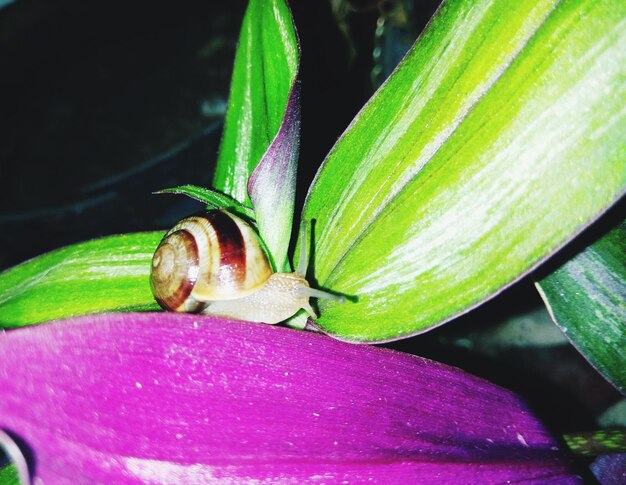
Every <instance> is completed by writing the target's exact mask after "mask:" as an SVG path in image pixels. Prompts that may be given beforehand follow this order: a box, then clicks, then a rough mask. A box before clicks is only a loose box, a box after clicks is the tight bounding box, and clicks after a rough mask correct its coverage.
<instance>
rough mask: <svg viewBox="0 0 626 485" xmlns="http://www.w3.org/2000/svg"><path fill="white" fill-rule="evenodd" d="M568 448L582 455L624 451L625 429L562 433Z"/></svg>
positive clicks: (625, 448) (625, 447)
mask: <svg viewBox="0 0 626 485" xmlns="http://www.w3.org/2000/svg"><path fill="white" fill-rule="evenodd" d="M563 440H564V441H565V444H567V446H568V447H569V449H570V450H571V451H572V452H573V453H575V454H577V455H583V456H597V455H605V454H609V453H624V452H626V430H623V429H601V430H598V431H584V432H580V433H568V434H565V435H563Z"/></svg>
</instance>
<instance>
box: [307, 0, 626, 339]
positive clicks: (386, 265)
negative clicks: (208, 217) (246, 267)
mask: <svg viewBox="0 0 626 485" xmlns="http://www.w3.org/2000/svg"><path fill="white" fill-rule="evenodd" d="M625 19H626V2H623V0H601V1H597V0H589V1H584V0H572V1H562V2H555V1H544V0H535V1H527V2H510V1H507V0H493V1H488V0H477V1H460V0H457V1H451V2H445V3H444V4H443V6H442V8H441V9H440V10H439V12H438V14H437V15H436V17H435V18H434V19H433V21H431V23H430V24H429V26H428V28H427V30H426V31H425V32H424V34H423V35H422V36H421V38H420V39H419V40H418V42H417V43H416V45H415V46H414V47H413V48H412V49H411V50H410V51H409V53H408V54H407V56H406V58H405V59H404V60H403V62H402V63H401V65H400V66H399V67H398V69H397V70H396V71H395V73H394V74H393V75H392V77H391V78H390V79H389V80H388V81H387V82H386V83H385V84H384V85H383V86H382V88H381V89H380V90H379V91H378V92H377V94H376V95H375V96H374V97H373V99H372V100H371V101H370V102H369V103H368V104H367V105H366V106H365V108H364V109H363V110H362V111H361V112H360V113H359V115H358V116H357V118H356V119H355V120H354V121H353V123H352V124H351V126H350V127H349V128H348V130H347V131H346V133H345V134H344V135H343V136H342V138H341V139H340V140H339V141H338V143H337V145H336V146H335V147H334V148H333V150H332V151H331V153H330V154H329V156H328V158H327V159H326V160H325V162H324V165H323V166H322V168H321V169H320V171H319V172H318V175H317V177H316V180H315V181H314V184H313V186H312V188H311V190H310V192H309V194H308V197H307V201H306V205H305V209H304V214H303V219H304V220H315V221H316V225H315V246H314V248H315V252H314V263H315V277H316V279H317V282H318V283H319V286H321V287H325V288H328V289H331V290H333V291H336V292H340V293H344V294H347V295H353V296H355V297H356V298H357V299H358V301H357V302H356V303H346V304H344V305H338V304H336V303H334V302H331V301H328V302H327V301H320V302H319V308H320V313H321V318H320V319H319V321H318V322H317V323H318V324H319V325H320V326H321V327H322V328H324V329H325V330H326V331H328V332H329V333H331V334H334V335H336V336H337V337H339V338H342V339H345V340H351V341H386V340H393V339H397V338H402V337H404V336H408V335H412V334H416V333H419V332H423V331H426V330H428V329H429V328H432V327H434V326H436V325H439V324H441V323H443V322H445V321H447V320H450V319H451V318H454V317H455V316H457V315H459V314H462V313H464V312H467V311H468V310H469V309H471V308H473V307H475V306H477V305H479V304H480V303H482V302H483V301H485V300H486V299H488V298H490V297H492V296H494V295H495V294H497V293H498V292H499V291H501V290H502V288H504V287H505V286H507V285H510V284H511V283H513V282H514V281H515V280H517V279H519V278H521V277H522V276H523V275H524V274H525V273H527V272H528V271H530V270H532V269H533V268H534V267H536V266H537V265H538V264H540V263H541V262H542V261H543V260H544V259H545V258H547V257H548V256H549V255H551V254H552V253H553V252H554V251H556V250H558V249H559V248H560V247H562V246H563V245H564V244H565V243H566V242H567V241H569V240H570V239H571V238H572V237H573V236H574V235H575V234H576V233H578V232H579V231H581V230H582V229H583V228H584V227H585V226H586V225H588V224H589V222H590V221H592V220H594V219H595V218H596V217H597V216H598V215H599V214H600V213H602V212H603V211H604V210H605V209H606V208H607V207H608V206H610V205H611V204H612V203H613V202H614V201H615V200H616V199H617V198H618V197H619V196H620V195H621V194H622V193H623V192H624V190H625V187H626V157H625V156H624V154H625V152H626V110H625V109H624V106H625V104H626V82H625V79H626V72H625V66H626V49H624V45H626V20H625Z"/></svg>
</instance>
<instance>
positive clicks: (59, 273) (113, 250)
mask: <svg viewBox="0 0 626 485" xmlns="http://www.w3.org/2000/svg"><path fill="white" fill-rule="evenodd" d="M162 237H163V233H162V232H144V233H136V234H126V235H122V236H110V237H104V238H101V239H94V240H92V241H87V242H84V243H80V244H75V245H73V246H68V247H66V248H62V249H58V250H56V251H52V252H50V253H47V254H44V255H42V256H38V257H36V258H34V259H31V260H30V261H27V262H25V263H22V264H20V265H18V266H15V267H14V268H11V269H9V270H7V271H5V272H3V273H0V327H5V328H6V327H20V326H23V325H31V324H34V323H39V322H43V321H46V320H52V319H56V318H64V317H69V316H73V315H82V314H86V313H99V312H106V311H121V310H130V309H132V310H156V309H158V308H159V307H158V305H157V304H156V303H155V301H154V298H153V296H152V292H151V291H150V281H149V275H150V261H151V260H152V254H153V253H154V250H155V248H156V246H157V245H158V244H159V241H160V240H161V238H162Z"/></svg>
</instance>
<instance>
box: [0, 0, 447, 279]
mask: <svg viewBox="0 0 626 485" xmlns="http://www.w3.org/2000/svg"><path fill="white" fill-rule="evenodd" d="M437 4H438V2H437V1H435V0H432V1H431V2H419V5H418V2H415V5H414V4H413V1H412V0H408V1H404V0H388V1H380V2H376V1H363V0H361V1H358V0H355V1H350V2H347V1H341V2H339V1H334V0H333V3H332V4H331V2H330V1H318V2H306V1H302V0H300V1H293V2H291V6H292V10H293V15H294V19H295V23H296V25H297V28H298V33H299V36H300V39H301V45H302V65H301V80H302V142H301V157H300V158H301V167H300V174H299V189H298V197H299V203H301V202H302V199H303V197H304V195H305V194H306V189H307V187H308V185H309V183H310V181H311V179H312V178H313V175H314V173H315V171H316V170H317V167H318V166H319V164H320V163H321V161H322V160H323V159H324V157H325V155H326V153H328V151H329V149H330V148H331V146H332V145H333V143H334V142H335V140H336V139H337V138H338V137H339V135H340V134H341V133H342V131H343V130H344V129H345V127H346V126H347V125H348V124H349V122H350V120H351V119H352V118H353V116H354V115H355V114H356V112H357V111H358V110H359V109H360V107H361V106H362V105H363V104H364V103H365V101H366V100H367V99H368V98H369V96H370V95H371V94H372V92H373V91H374V88H375V87H376V86H377V85H378V83H380V82H381V81H382V80H383V79H384V78H385V77H386V73H388V72H389V71H390V70H391V69H392V68H393V67H394V66H395V64H396V63H397V61H398V60H399V59H400V58H401V56H402V55H403V54H404V52H405V50H406V49H407V48H408V47H409V46H410V45H411V44H412V43H413V41H414V40H415V38H416V37H417V35H418V33H419V31H420V30H421V28H422V27H423V25H424V24H425V23H426V22H427V21H428V19H429V18H430V16H431V15H432V13H433V12H434V10H435V8H436V7H437ZM246 5H247V2H246V1H243V0H232V1H229V2H219V3H216V2H208V1H206V0H202V1H182V2H176V3H172V2H164V1H126V0H125V1H119V0H118V1H108V2H94V1H89V2H85V1H80V0H59V1H46V0H16V1H14V2H13V3H9V4H8V5H7V6H5V7H4V8H1V9H0V73H1V74H0V136H1V137H2V143H0V182H1V189H2V190H1V191H0V270H2V269H4V268H7V267H9V266H11V265H14V264H17V263H19V262H21V261H23V260H26V259H28V258H31V257H33V256H36V255H37V254H40V253H42V252H44V251H48V250H51V249H54V248H57V247H60V246H63V245H67V244H70V243H73V242H76V241H81V240H85V239H88V238H93V237H97V236H102V235H106V234H115V233H120V232H129V231H137V230H150V229H164V228H167V227H168V226H170V225H172V224H173V223H175V222H176V221H177V220H178V219H179V218H180V217H181V216H183V215H185V214H187V213H189V212H191V211H193V210H195V208H196V207H198V206H197V205H196V204H195V203H194V202H193V201H191V200H185V198H184V197H182V196H155V195H151V193H152V192H153V191H155V190H159V189H162V188H166V187H171V186H175V185H179V184H185V183H191V184H196V185H203V186H209V185H210V184H211V178H212V171H213V166H214V160H215V159H216V154H217V150H218V147H219V141H220V136H221V128H222V125H221V121H222V117H223V114H224V110H225V107H226V103H227V98H228V86H229V82H230V76H231V71H232V63H233V59H234V53H235V48H236V42H237V37H238V34H239V28H240V24H241V20H242V18H243V13H244V10H245V7H246ZM333 9H334V10H333ZM380 24H382V25H383V28H382V29H379V32H378V34H377V33H376V28H377V25H380ZM376 48H378V50H377V49H376ZM379 52H380V53H381V54H378V53H379ZM375 53H376V59H374V57H375Z"/></svg>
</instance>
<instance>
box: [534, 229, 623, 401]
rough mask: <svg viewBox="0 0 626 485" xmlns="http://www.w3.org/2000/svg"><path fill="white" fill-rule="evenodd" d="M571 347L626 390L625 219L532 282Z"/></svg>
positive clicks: (618, 386)
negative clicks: (551, 270)
mask: <svg viewBox="0 0 626 485" xmlns="http://www.w3.org/2000/svg"><path fill="white" fill-rule="evenodd" d="M537 288H538V290H539V293H540V294H541V296H542V298H543V300H544V301H545V303H546V305H547V307H548V310H549V311H550V315H551V316H552V318H553V320H554V321H555V323H556V324H557V325H558V326H559V327H560V328H561V329H562V330H563V332H564V333H565V335H567V337H568V338H569V339H570V340H571V341H572V343H573V344H574V346H576V348H578V350H580V352H581V353H582V354H583V355H584V356H585V357H586V358H587V360H589V362H591V364H592V365H593V366H594V367H595V368H596V369H598V371H599V372H600V373H601V374H602V375H604V376H605V377H606V378H607V380H609V381H610V382H611V383H612V384H613V385H614V386H615V387H617V388H618V389H619V390H620V391H622V392H623V393H625V394H626V222H622V224H620V225H619V226H618V227H616V228H615V229H613V230H612V231H611V232H609V233H608V234H607V235H606V236H604V237H603V238H602V239H600V240H598V241H597V242H595V243H594V244H592V245H590V246H588V247H587V248H586V249H585V250H583V251H582V252H580V253H579V254H578V255H576V256H575V257H574V258H572V259H571V260H569V261H567V262H566V263H565V264H563V265H562V266H561V267H559V268H558V269H557V270H556V271H554V272H552V273H551V274H549V275H548V276H546V277H545V278H542V279H541V280H539V281H538V282H537Z"/></svg>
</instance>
